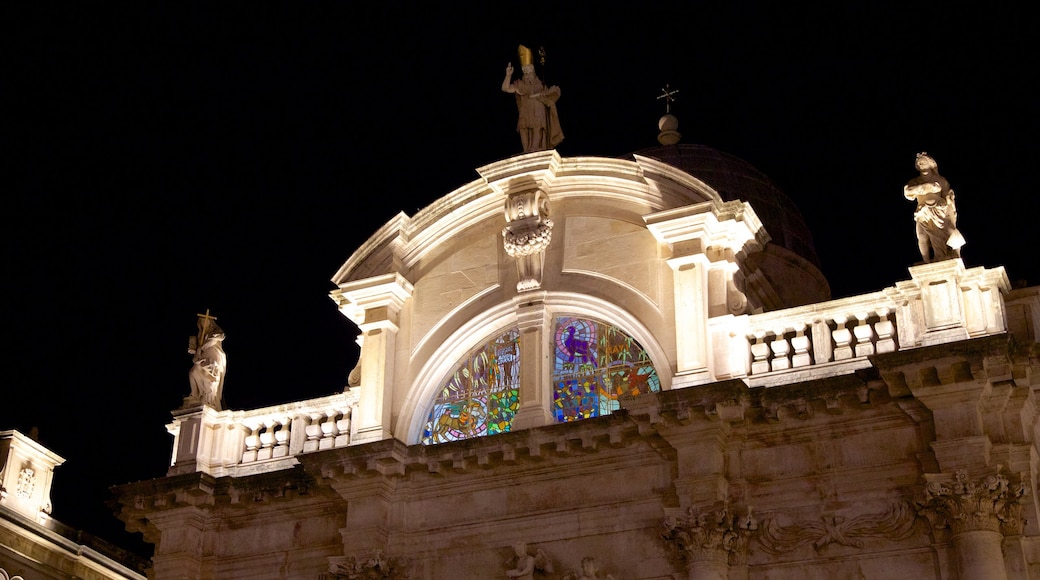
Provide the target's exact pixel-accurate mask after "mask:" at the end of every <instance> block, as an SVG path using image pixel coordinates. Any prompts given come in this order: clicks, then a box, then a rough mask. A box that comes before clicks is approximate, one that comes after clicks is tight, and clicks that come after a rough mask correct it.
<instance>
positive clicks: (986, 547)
mask: <svg viewBox="0 0 1040 580" xmlns="http://www.w3.org/2000/svg"><path fill="white" fill-rule="evenodd" d="M925 478H926V480H927V485H926V487H925V490H924V498H923V499H922V500H920V501H918V509H919V511H920V513H921V515H923V516H925V517H927V518H928V519H929V520H930V521H931V523H932V525H933V526H934V527H936V528H940V529H943V528H948V529H949V531H950V539H951V543H952V545H953V558H954V562H953V563H954V564H955V566H956V570H957V578H959V579H960V580H1006V579H1007V578H1008V575H1007V569H1006V567H1005V565H1004V552H1003V549H1002V548H1001V544H1002V543H1003V540H1004V536H1005V535H1017V534H1021V525H1022V520H1021V512H1022V497H1023V496H1024V495H1025V493H1026V487H1025V486H1024V485H1023V484H1022V483H1021V482H1016V483H1012V482H1011V481H1009V479H1008V478H1007V476H1006V475H1004V474H1003V473H1000V472H997V473H995V474H993V475H990V476H987V477H984V478H982V479H981V480H978V481H973V480H971V479H970V478H969V477H968V474H967V472H966V471H963V470H962V471H958V472H956V473H955V474H954V475H952V476H951V475H949V474H942V473H939V474H927V475H926V476H925Z"/></svg>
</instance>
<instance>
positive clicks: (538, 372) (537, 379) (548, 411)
mask: <svg viewBox="0 0 1040 580" xmlns="http://www.w3.org/2000/svg"><path fill="white" fill-rule="evenodd" d="M544 297H545V295H544V293H534V294H524V295H523V296H522V297H518V298H517V299H516V311H517V323H518V325H519V327H520V352H521V353H523V355H522V356H521V357H520V409H519V410H518V411H517V413H516V416H515V417H514V418H513V428H514V429H529V428H531V427H539V426H541V425H551V424H553V423H554V422H555V421H554V418H553V412H552V380H551V374H552V369H551V368H550V361H551V360H552V351H551V347H550V344H549V343H550V340H549V337H548V336H547V335H546V332H548V330H547V329H550V328H552V325H551V324H550V323H551V314H550V312H549V310H548V309H547V308H546V306H545V302H544Z"/></svg>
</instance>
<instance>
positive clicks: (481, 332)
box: [398, 292, 672, 445]
mask: <svg viewBox="0 0 1040 580" xmlns="http://www.w3.org/2000/svg"><path fill="white" fill-rule="evenodd" d="M541 306H542V312H541V313H540V314H539V317H540V319H541V324H542V325H543V338H545V340H548V338H547V337H548V336H550V334H551V331H552V328H551V326H552V324H553V320H554V318H555V317H556V316H557V315H567V316H578V317H586V318H593V319H597V320H602V321H604V322H607V323H610V324H614V325H616V326H617V327H619V328H621V329H623V330H624V331H625V332H627V333H628V334H629V335H630V336H631V337H632V338H633V339H635V340H636V341H637V342H638V343H639V344H640V345H641V346H642V347H643V348H644V349H645V350H646V351H647V353H648V354H649V355H650V358H651V360H652V361H653V363H654V366H655V368H656V369H657V373H658V377H659V378H660V380H661V388H662V389H663V390H667V389H668V388H670V385H671V380H672V364H671V361H670V360H669V358H668V356H667V353H666V351H665V349H664V347H663V346H662V345H661V343H660V341H659V340H658V339H657V338H656V337H655V336H654V334H653V332H651V330H650V328H649V327H648V326H647V325H646V324H645V323H644V322H643V321H641V320H640V319H638V318H637V317H636V316H635V315H633V314H632V313H630V312H628V311H627V310H625V309H624V308H621V307H620V306H618V305H617V304H614V303H612V302H608V301H606V300H603V299H600V298H596V297H594V296H589V295H586V294H577V293H572V292H546V293H544V294H543V296H542V300H541ZM520 319H521V315H519V314H518V312H517V304H515V303H513V302H507V303H502V304H498V305H496V306H494V307H492V308H489V309H488V310H486V311H485V312H484V313H483V314H482V315H480V316H476V317H473V318H471V319H469V320H467V321H466V322H465V323H464V324H461V325H460V326H459V327H458V328H457V329H456V330H455V331H454V332H452V333H450V334H449V335H448V336H447V338H446V339H445V340H444V341H443V342H442V344H441V345H440V346H439V347H438V348H437V349H436V350H435V351H434V352H433V353H432V355H431V356H430V357H429V358H428V359H427V362H426V364H424V365H423V367H422V368H421V370H420V371H419V372H418V373H417V375H416V379H415V381H414V382H413V383H412V385H411V386H410V388H409V390H408V397H407V398H406V400H405V401H404V404H403V405H402V409H401V414H400V417H399V423H398V424H399V425H401V426H403V430H401V431H403V433H402V434H403V435H404V437H399V438H401V439H403V440H404V441H405V442H406V443H408V444H409V445H411V444H416V443H419V442H420V441H421V438H422V429H423V425H424V424H425V422H426V419H427V416H428V414H429V412H430V409H431V407H432V404H433V401H434V399H435V398H436V396H437V394H438V392H439V390H440V389H441V387H442V385H443V381H444V380H445V378H446V377H447V376H449V373H451V372H452V371H454V369H455V367H456V366H457V365H458V364H459V361H461V360H462V359H463V358H464V357H466V356H467V355H468V354H469V353H470V352H471V351H472V350H473V349H475V348H477V347H478V346H479V345H481V344H482V343H483V342H485V341H487V340H491V339H493V338H494V337H496V336H498V335H500V334H501V333H503V332H504V331H506V330H508V329H509V328H511V327H515V326H517V325H518V324H519V323H520ZM548 379H549V378H548V376H545V377H542V378H540V379H539V380H538V384H539V386H540V388H541V389H542V391H543V393H542V394H543V396H544V397H546V398H547V400H551V399H552V383H551V381H550V380H548Z"/></svg>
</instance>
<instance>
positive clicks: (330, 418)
mask: <svg viewBox="0 0 1040 580" xmlns="http://www.w3.org/2000/svg"><path fill="white" fill-rule="evenodd" d="M336 435H339V429H337V428H336V412H335V411H331V412H329V413H328V415H326V419H325V420H324V421H322V422H321V443H319V444H318V449H332V447H333V445H334V444H335V443H336Z"/></svg>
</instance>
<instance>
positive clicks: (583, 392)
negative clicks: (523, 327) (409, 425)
mask: <svg viewBox="0 0 1040 580" xmlns="http://www.w3.org/2000/svg"><path fill="white" fill-rule="evenodd" d="M551 336H552V341H553V344H552V350H553V353H554V357H553V368H552V383H553V413H554V415H555V417H556V422H558V423H562V422H565V421H576V420H579V419H588V418H590V417H599V416H601V415H609V414H610V413H612V412H614V411H616V410H617V409H619V408H620V404H619V403H618V398H619V397H620V396H621V395H641V394H643V393H649V392H657V391H660V390H661V380H660V379H659V378H658V376H657V370H656V369H655V368H654V364H653V362H652V361H651V360H650V356H649V355H648V354H647V352H646V350H645V349H644V348H643V347H642V346H641V345H640V344H639V343H638V342H636V340H635V339H634V338H632V337H631V336H630V335H629V334H628V333H626V332H625V331H623V330H621V329H620V328H618V327H616V326H614V325H612V324H607V323H605V322H599V321H597V320H592V319H588V318H576V317H557V318H556V319H555V320H554V324H553V333H552V335H551ZM520 354H521V353H520V331H519V329H517V328H512V329H510V330H508V331H507V332H505V333H504V334H502V335H500V336H498V337H497V338H495V339H494V340H491V341H489V342H487V343H485V344H484V345H482V346H481V347H480V348H478V349H477V350H476V351H474V352H472V353H471V354H470V355H469V356H467V357H466V358H465V359H464V360H463V361H462V362H461V363H460V364H459V365H458V366H457V367H455V370H454V372H453V373H452V374H451V375H450V376H449V377H448V379H447V380H446V381H445V382H444V386H443V387H442V388H441V390H440V392H439V394H438V395H437V399H436V400H435V401H434V403H433V408H432V409H431V411H430V414H429V415H428V416H427V419H426V425H425V426H424V427H423V434H422V443H423V444H424V445H430V444H434V443H445V442H448V441H458V440H460V439H469V438H471V437H483V436H484V435H494V434H496V433H505V432H507V431H509V430H510V429H511V428H512V425H513V417H514V416H515V415H516V412H517V410H518V409H519V407H520Z"/></svg>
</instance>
